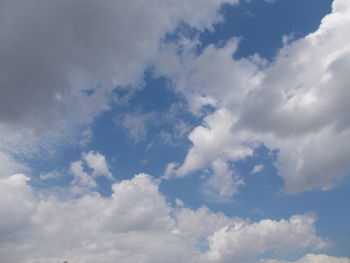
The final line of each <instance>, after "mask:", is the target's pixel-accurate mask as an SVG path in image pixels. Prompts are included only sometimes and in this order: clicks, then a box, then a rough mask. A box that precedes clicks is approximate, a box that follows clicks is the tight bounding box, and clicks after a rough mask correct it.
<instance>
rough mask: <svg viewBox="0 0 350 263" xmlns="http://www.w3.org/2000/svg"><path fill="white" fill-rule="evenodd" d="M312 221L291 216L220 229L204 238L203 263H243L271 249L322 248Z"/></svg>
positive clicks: (309, 218)
mask: <svg viewBox="0 0 350 263" xmlns="http://www.w3.org/2000/svg"><path fill="white" fill-rule="evenodd" d="M314 221H315V220H314V218H313V217H311V216H293V217H291V218H290V219H289V220H281V221H273V220H262V221H260V222H259V223H256V224H250V225H242V226H227V227H224V228H222V229H220V230H218V231H216V232H215V233H214V234H213V235H212V236H210V237H209V238H208V240H209V250H208V252H207V253H206V254H205V256H204V258H205V260H204V261H205V262H222V263H228V262H244V261H245V260H248V259H250V258H253V257H254V256H255V255H259V254H262V253H264V252H267V251H270V250H272V249H277V250H290V249H301V248H309V247H312V248H316V249H317V248H318V249H320V248H324V247H325V246H326V245H327V244H326V243H325V242H324V241H323V240H322V239H321V238H319V237H317V236H316V234H315V228H314V226H313V224H314ZM286 237H288V238H286Z"/></svg>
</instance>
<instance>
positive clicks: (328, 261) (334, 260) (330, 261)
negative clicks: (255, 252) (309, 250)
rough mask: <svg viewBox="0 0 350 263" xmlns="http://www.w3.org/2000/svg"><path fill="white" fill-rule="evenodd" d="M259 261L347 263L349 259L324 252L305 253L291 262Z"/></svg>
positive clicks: (273, 262) (262, 262)
mask: <svg viewBox="0 0 350 263" xmlns="http://www.w3.org/2000/svg"><path fill="white" fill-rule="evenodd" d="M260 262H261V263H349V262H350V259H349V258H345V257H331V256H327V255H324V254H317V255H315V254H307V255H306V256H304V257H303V258H301V259H299V260H297V261H294V262H291V261H282V260H261V261H260Z"/></svg>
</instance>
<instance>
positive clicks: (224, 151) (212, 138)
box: [176, 109, 253, 176]
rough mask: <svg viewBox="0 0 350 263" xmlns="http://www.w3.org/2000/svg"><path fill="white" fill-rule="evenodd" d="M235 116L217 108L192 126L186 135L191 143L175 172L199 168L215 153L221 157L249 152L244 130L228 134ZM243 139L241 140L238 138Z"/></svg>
mask: <svg viewBox="0 0 350 263" xmlns="http://www.w3.org/2000/svg"><path fill="white" fill-rule="evenodd" d="M235 119H236V117H235V116H234V115H233V114H232V113H231V112H230V111H227V110H225V109H221V110H218V111H217V112H215V113H214V114H212V115H209V116H207V117H206V118H205V119H204V123H203V125H202V126H198V127H196V128H195V129H194V130H193V131H192V132H191V133H190V135H189V139H190V140H191V142H192V143H193V146H192V148H191V149H190V150H189V152H188V154H187V156H186V159H185V161H184V163H183V164H182V165H181V166H180V167H179V168H178V169H177V171H176V172H177V174H178V175H179V176H185V175H187V174H189V173H191V172H193V171H196V170H198V169H202V168H204V167H206V166H208V165H211V164H212V162H213V161H214V160H215V159H217V158H218V157H220V158H222V159H223V160H240V159H243V158H245V157H246V156H250V155H252V153H253V151H252V149H251V148H250V147H249V145H247V144H244V142H245V141H244V140H248V138H247V137H246V134H245V133H244V132H242V133H240V134H232V133H231V128H232V125H233V123H234V121H235ZM242 141H243V142H242Z"/></svg>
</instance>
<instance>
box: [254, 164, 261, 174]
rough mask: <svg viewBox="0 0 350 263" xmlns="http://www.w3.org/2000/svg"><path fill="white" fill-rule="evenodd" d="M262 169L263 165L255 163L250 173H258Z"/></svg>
mask: <svg viewBox="0 0 350 263" xmlns="http://www.w3.org/2000/svg"><path fill="white" fill-rule="evenodd" d="M263 169H264V165H262V164H257V165H255V166H254V167H253V170H252V171H251V173H252V174H256V173H260V172H261V171H262V170H263Z"/></svg>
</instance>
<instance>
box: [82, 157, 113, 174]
mask: <svg viewBox="0 0 350 263" xmlns="http://www.w3.org/2000/svg"><path fill="white" fill-rule="evenodd" d="M82 159H83V160H84V161H85V162H86V164H87V165H88V166H89V167H90V168H91V169H92V170H93V171H92V174H93V175H94V176H105V177H107V178H109V179H112V173H111V172H110V171H109V168H108V165H107V161H106V157H105V156H104V155H102V154H101V153H99V152H95V151H90V152H87V153H83V154H82Z"/></svg>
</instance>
